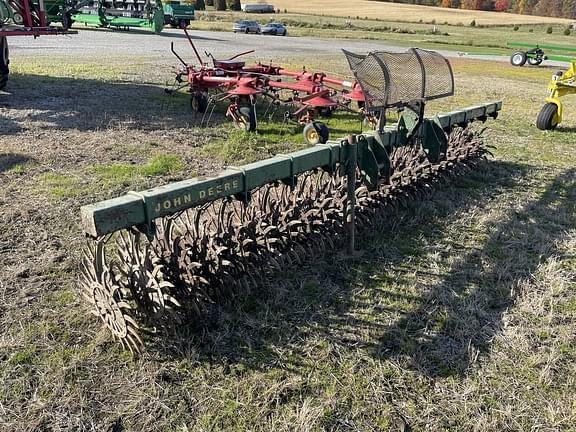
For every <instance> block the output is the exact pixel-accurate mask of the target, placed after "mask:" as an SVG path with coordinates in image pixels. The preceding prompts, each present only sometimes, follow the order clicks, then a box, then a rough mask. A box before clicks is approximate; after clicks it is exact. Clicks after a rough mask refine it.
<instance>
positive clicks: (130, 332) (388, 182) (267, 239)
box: [81, 49, 501, 353]
mask: <svg viewBox="0 0 576 432" xmlns="http://www.w3.org/2000/svg"><path fill="white" fill-rule="evenodd" d="M345 54H346V56H347V58H348V61H349V64H350V67H351V70H352V72H353V73H354V75H355V78H356V81H357V83H358V85H359V87H360V90H361V91H362V95H363V102H364V104H363V105H364V108H365V109H366V110H367V111H369V112H372V113H375V115H376V116H377V117H378V124H377V127H376V128H375V129H374V130H373V131H371V132H369V133H362V134H358V135H349V136H348V137H346V138H345V139H340V140H335V141H327V142H326V143H320V144H317V145H314V146H310V147H309V148H306V149H304V150H300V151H297V152H294V153H289V154H281V155H278V156H275V157H272V158H270V159H266V160H262V161H259V162H255V163H251V164H248V165H244V166H240V167H230V168H228V169H227V170H226V171H224V172H221V173H220V174H218V175H215V176H214V177H209V178H194V179H190V180H185V181H181V182H177V183H172V184H167V185H165V186H161V187H157V188H153V189H149V190H145V191H142V192H129V193H127V194H126V195H124V196H120V197H118V198H114V199H110V200H107V201H103V202H99V203H96V204H93V205H88V206H85V207H82V209H81V215H82V226H83V229H84V231H85V233H86V234H87V236H88V237H89V238H90V240H89V242H88V246H87V248H86V251H85V255H84V258H83V262H82V278H81V284H82V287H83V292H84V294H85V296H86V298H87V300H88V302H89V303H90V305H91V307H92V309H93V311H94V313H95V314H96V315H97V316H98V317H100V319H101V320H102V322H103V323H104V325H105V326H106V327H107V328H108V329H109V330H110V331H111V332H112V334H113V335H114V337H115V338H117V339H118V340H119V341H120V342H121V343H122V345H123V346H124V347H126V348H128V349H130V350H131V351H132V352H134V353H138V352H140V351H141V350H142V349H143V346H144V341H145V339H146V335H147V334H150V333H151V332H153V333H160V334H162V333H163V332H166V331H168V330H169V329H171V328H173V327H174V326H177V325H178V324H179V323H183V322H186V321H188V320H193V319H202V316H203V313H205V311H206V310H207V308H208V307H209V305H210V304H214V303H217V302H218V301H219V300H221V299H222V298H225V297H227V296H230V295H232V294H234V293H235V294H238V293H241V292H243V290H247V289H249V288H250V287H253V286H256V285H258V284H259V283H261V282H262V280H263V279H264V280H265V279H268V278H272V277H274V276H275V275H278V273H279V272H281V271H282V270H283V269H285V268H286V267H290V266H298V265H300V264H302V263H303V262H306V261H309V259H310V258H311V257H315V256H318V254H322V253H325V252H329V251H334V250H336V249H338V248H343V247H346V248H347V249H348V250H349V251H353V250H354V240H355V236H356V235H357V234H359V235H361V234H368V230H367V229H366V228H369V227H377V226H378V224H379V221H382V220H383V219H384V218H386V217H387V216H388V217H389V210H390V209H391V208H392V207H394V206H398V205H402V204H403V203H404V202H405V201H406V200H409V199H413V198H416V197H418V196H420V195H421V194H422V193H423V192H424V191H426V190H427V189H429V188H430V187H432V186H434V185H435V184H437V183H438V182H439V180H440V179H442V178H443V177H444V176H446V175H454V174H456V173H459V172H461V171H462V170H463V169H464V168H466V169H470V168H473V167H474V166H475V164H477V163H478V161H480V160H482V159H484V158H485V155H486V153H487V149H486V147H485V146H484V144H483V140H482V135H481V132H478V131H476V129H473V128H472V127H468V125H469V124H470V123H471V122H474V121H485V120H486V119H487V118H490V117H491V118H496V117H497V115H498V112H499V111H500V109H501V103H500V102H491V103H485V104H482V105H477V106H473V107H469V108H465V109H459V110H456V111H452V112H448V113H444V114H439V115H436V116H434V117H431V118H426V117H425V116H424V108H425V104H426V102H427V101H429V100H431V99H436V98H440V97H444V96H449V95H452V94H453V91H454V80H453V74H452V70H451V67H450V64H449V63H448V61H447V60H446V59H445V58H443V57H442V56H440V55H439V54H437V53H434V52H431V51H424V50H419V49H411V50H409V51H407V52H406V53H401V54H393V53H387V52H372V53H369V54H367V55H357V54H352V53H347V52H346V53H345ZM223 78H226V79H228V78H230V76H229V75H227V74H224V75H223ZM254 79H259V78H257V77H256V76H255V77H254ZM208 82H216V81H208ZM224 82H226V81H224ZM234 85H235V86H236V87H239V86H240V83H239V82H235V84H234ZM312 94H314V93H312ZM388 109H396V110H399V111H401V116H400V118H399V121H398V123H397V124H394V125H388V126H386V125H385V124H384V123H385V118H386V116H385V112H386V110H388Z"/></svg>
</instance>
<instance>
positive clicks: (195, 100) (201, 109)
mask: <svg viewBox="0 0 576 432" xmlns="http://www.w3.org/2000/svg"><path fill="white" fill-rule="evenodd" d="M190 108H192V111H194V112H198V113H200V114H204V113H205V112H206V109H207V108H208V98H207V97H206V95H205V94H204V93H194V94H193V95H192V98H191V99H190Z"/></svg>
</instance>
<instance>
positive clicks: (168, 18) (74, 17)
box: [45, 0, 194, 33]
mask: <svg viewBox="0 0 576 432" xmlns="http://www.w3.org/2000/svg"><path fill="white" fill-rule="evenodd" d="M45 4H46V11H47V18H48V20H49V21H52V22H60V23H61V24H62V26H63V27H64V28H65V29H69V28H70V27H72V25H73V24H74V23H83V24H85V25H91V26H96V27H107V28H115V29H129V28H131V27H138V28H151V29H152V30H153V31H154V32H155V33H160V32H161V31H162V29H163V27H164V25H171V26H172V27H186V26H188V25H189V24H190V22H191V21H192V20H194V6H192V5H191V4H188V3H184V2H181V1H178V0H172V1H167V2H165V3H163V2H162V1H161V0H118V1H112V0H56V1H53V0H47V1H45Z"/></svg>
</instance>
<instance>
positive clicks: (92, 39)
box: [10, 29, 508, 61]
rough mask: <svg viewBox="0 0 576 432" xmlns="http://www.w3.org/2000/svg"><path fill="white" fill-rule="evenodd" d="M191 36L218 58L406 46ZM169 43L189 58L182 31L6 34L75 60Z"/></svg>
mask: <svg viewBox="0 0 576 432" xmlns="http://www.w3.org/2000/svg"><path fill="white" fill-rule="evenodd" d="M142 33H146V34H145V35H143V34H142ZM191 34H192V37H193V39H194V41H195V42H196V43H197V45H198V49H199V50H200V52H201V53H203V51H208V52H213V53H218V56H220V57H227V56H231V55H234V54H237V53H239V52H243V51H249V50H255V51H256V55H257V56H258V57H259V58H260V59H263V61H265V60H278V59H285V58H287V57H310V56H314V55H318V54H319V53H321V54H323V55H326V54H331V53H334V54H340V53H341V50H342V49H347V50H350V51H354V52H366V51H372V50H377V49H378V50H387V51H396V52H397V51H404V50H406V48H405V47H399V46H395V45H391V44H388V43H385V42H382V41H373V40H366V41H364V40H353V39H343V40H338V41H336V42H335V41H334V40H333V39H322V38H312V37H274V36H262V35H245V34H234V33H232V32H212V31H198V30H192V31H191ZM143 36H145V37H143ZM171 42H174V46H175V48H176V50H177V51H178V52H180V53H184V54H185V56H186V58H190V54H191V52H190V49H189V47H188V46H187V45H188V44H187V41H186V38H185V35H184V34H183V33H182V32H181V31H180V30H175V29H165V30H164V31H163V33H162V34H161V35H155V34H150V32H148V31H139V30H135V29H133V30H130V31H128V32H122V31H111V30H103V29H87V30H80V31H79V32H78V34H76V35H70V36H59V37H41V38H38V39H36V40H33V39H32V38H29V37H13V38H10V49H11V55H12V56H13V58H16V57H17V56H18V55H34V56H45V55H55V56H61V55H67V56H74V57H76V58H78V59H81V58H82V57H90V58H91V57H94V56H106V55H109V56H121V55H126V56H132V57H134V56H136V57H140V56H141V57H146V58H148V59H150V60H157V59H166V58H171V59H173V57H172V54H171V53H170V43H171ZM439 52H441V53H442V54H443V55H445V56H448V57H457V56H459V55H461V54H459V53H458V52H456V51H444V50H440V51H439ZM471 57H472V56H471ZM474 58H481V59H489V60H499V61H508V57H505V56H474Z"/></svg>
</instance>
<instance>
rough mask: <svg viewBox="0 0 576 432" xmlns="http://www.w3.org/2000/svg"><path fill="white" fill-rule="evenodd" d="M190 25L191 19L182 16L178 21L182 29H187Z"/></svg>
mask: <svg viewBox="0 0 576 432" xmlns="http://www.w3.org/2000/svg"><path fill="white" fill-rule="evenodd" d="M189 25H190V21H189V20H187V19H183V18H182V19H181V20H180V21H178V27H180V28H181V29H185V28H186V27H188V26H189Z"/></svg>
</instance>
